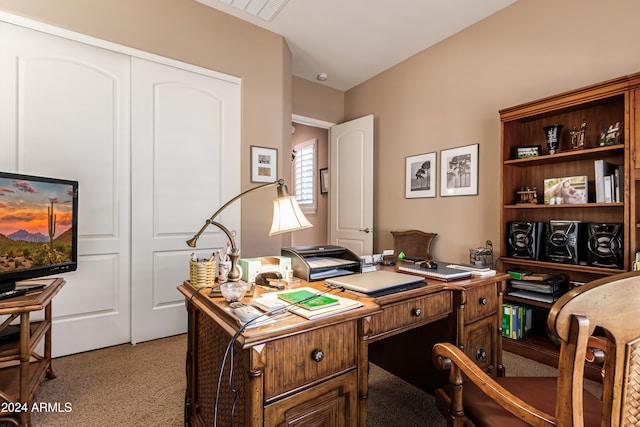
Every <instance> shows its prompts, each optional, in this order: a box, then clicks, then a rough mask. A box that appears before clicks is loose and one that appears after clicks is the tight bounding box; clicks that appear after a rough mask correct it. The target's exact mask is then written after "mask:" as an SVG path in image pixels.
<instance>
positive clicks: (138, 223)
mask: <svg viewBox="0 0 640 427" xmlns="http://www.w3.org/2000/svg"><path fill="white" fill-rule="evenodd" d="M132 140H133V144H132V184H133V186H132V230H133V240H132V257H131V260H132V265H133V269H132V298H133V300H132V342H134V343H135V342H139V341H145V340H149V339H155V338H159V337H164V336H168V335H173V334H178V333H183V332H185V331H186V327H187V315H186V311H185V307H184V298H183V297H182V295H181V294H179V293H178V291H177V290H176V287H177V286H178V285H179V284H181V283H182V281H184V280H185V279H187V278H188V277H189V259H190V254H191V253H192V252H195V253H196V254H197V256H199V257H205V256H211V254H212V253H213V251H214V250H216V249H218V248H224V247H226V236H225V235H224V234H223V233H222V232H221V231H220V230H219V229H217V228H215V227H214V226H210V227H209V228H208V230H207V232H206V233H205V234H204V235H203V237H201V238H200V240H199V241H198V247H197V248H196V249H195V250H194V249H193V248H190V247H189V246H187V244H186V240H187V239H189V238H191V237H192V236H193V235H194V234H195V232H196V231H197V230H199V229H200V227H201V226H202V225H203V224H204V221H205V219H207V218H209V216H211V214H212V213H213V212H214V211H215V210H216V209H217V208H218V207H220V206H221V205H222V204H224V203H225V202H226V201H227V200H229V199H231V198H232V197H234V196H235V195H237V194H238V193H239V192H240V188H241V187H240V179H239V177H240V84H239V81H238V80H237V79H235V81H234V80H229V79H226V78H222V77H219V78H218V77H215V76H211V75H205V74H201V73H197V72H192V71H186V70H182V69H177V68H174V67H170V66H167V65H163V64H158V63H155V62H151V61H147V60H143V59H138V58H133V59H132ZM217 220H218V221H219V222H220V223H222V224H223V225H225V226H227V228H229V229H230V230H239V227H240V203H239V202H238V203H235V204H234V205H232V206H230V207H229V208H227V210H225V212H224V213H223V214H222V215H221V216H220V217H218V219H217ZM238 241H240V237H239V236H238Z"/></svg>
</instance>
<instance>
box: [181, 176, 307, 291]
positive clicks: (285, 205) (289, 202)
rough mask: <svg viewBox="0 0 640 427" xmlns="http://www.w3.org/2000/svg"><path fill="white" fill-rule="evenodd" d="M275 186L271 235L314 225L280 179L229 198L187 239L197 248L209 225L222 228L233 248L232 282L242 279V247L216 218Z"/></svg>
mask: <svg viewBox="0 0 640 427" xmlns="http://www.w3.org/2000/svg"><path fill="white" fill-rule="evenodd" d="M274 186H277V187H278V188H277V190H278V198H276V199H274V200H273V223H272V224H271V231H270V232H269V237H271V236H273V235H274V234H281V233H286V232H288V231H296V230H302V229H303V228H309V227H313V224H311V223H310V222H309V221H308V220H307V218H306V217H305V216H304V214H303V213H302V211H301V210H300V206H299V205H298V201H297V200H296V198H295V197H294V196H290V195H289V191H288V190H287V186H286V185H285V183H284V180H283V179H278V180H276V181H274V182H269V183H266V184H262V185H259V186H257V187H253V188H250V189H248V190H246V191H243V192H242V193H240V194H238V195H237V196H235V197H234V198H233V199H231V200H229V201H228V202H227V203H225V204H224V205H222V207H220V209H218V210H217V211H215V212H214V214H213V215H211V217H210V218H209V219H207V220H206V221H205V223H204V225H203V226H202V228H201V229H200V231H198V232H197V233H196V234H195V235H194V236H193V237H192V238H191V239H189V240H187V245H189V246H191V247H192V248H195V247H196V241H197V240H198V238H199V237H200V235H201V234H202V233H203V232H204V230H205V229H206V228H207V227H208V226H209V225H215V226H216V227H218V228H219V229H220V230H222V231H223V232H224V234H226V235H227V237H228V238H229V241H230V242H231V250H230V252H229V258H230V259H231V269H230V271H229V278H228V280H229V281H230V282H237V281H238V280H240V272H239V271H238V257H239V256H240V249H239V248H238V247H237V246H236V240H235V239H234V238H233V234H231V232H230V231H229V229H228V228H227V227H225V226H224V225H222V224H220V223H219V222H216V221H214V219H215V218H216V217H217V216H218V215H220V213H221V212H222V211H223V210H225V209H226V208H227V206H229V205H230V204H231V203H233V202H235V201H236V200H238V199H239V198H241V197H242V196H244V195H245V194H249V193H252V192H254V191H257V190H260V189H261V188H267V187H274Z"/></svg>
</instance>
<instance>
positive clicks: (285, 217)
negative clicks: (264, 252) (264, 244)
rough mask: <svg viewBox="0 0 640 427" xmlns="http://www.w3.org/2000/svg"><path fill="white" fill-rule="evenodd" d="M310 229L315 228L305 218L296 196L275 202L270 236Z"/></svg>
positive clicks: (284, 197)
mask: <svg viewBox="0 0 640 427" xmlns="http://www.w3.org/2000/svg"><path fill="white" fill-rule="evenodd" d="M309 227H313V224H311V223H310V222H309V220H307V218H306V217H305V216H304V214H303V213H302V210H301V209H300V205H298V201H297V200H296V198H295V197H294V196H288V195H287V196H283V197H278V198H277V199H274V200H273V223H272V224H271V231H270V232H269V236H273V235H274V234H280V233H286V232H288V231H295V230H302V229H303V228H309Z"/></svg>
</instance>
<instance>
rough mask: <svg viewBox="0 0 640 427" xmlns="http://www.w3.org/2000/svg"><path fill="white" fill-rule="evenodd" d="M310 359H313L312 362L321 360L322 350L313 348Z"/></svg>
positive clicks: (322, 356)
mask: <svg viewBox="0 0 640 427" xmlns="http://www.w3.org/2000/svg"><path fill="white" fill-rule="evenodd" d="M311 359H313V361H314V362H321V361H322V359H324V351H322V350H313V352H312V353H311Z"/></svg>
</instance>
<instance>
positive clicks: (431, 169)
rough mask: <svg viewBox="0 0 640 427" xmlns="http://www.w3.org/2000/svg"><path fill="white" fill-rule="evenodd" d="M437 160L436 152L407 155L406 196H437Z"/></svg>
mask: <svg viewBox="0 0 640 427" xmlns="http://www.w3.org/2000/svg"><path fill="white" fill-rule="evenodd" d="M436 161H437V159H436V153H435V152H434V153H426V154H419V155H416V156H408V157H406V160H405V190H404V191H405V193H404V196H405V198H407V199H415V198H419V197H436V177H437V174H436Z"/></svg>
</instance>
